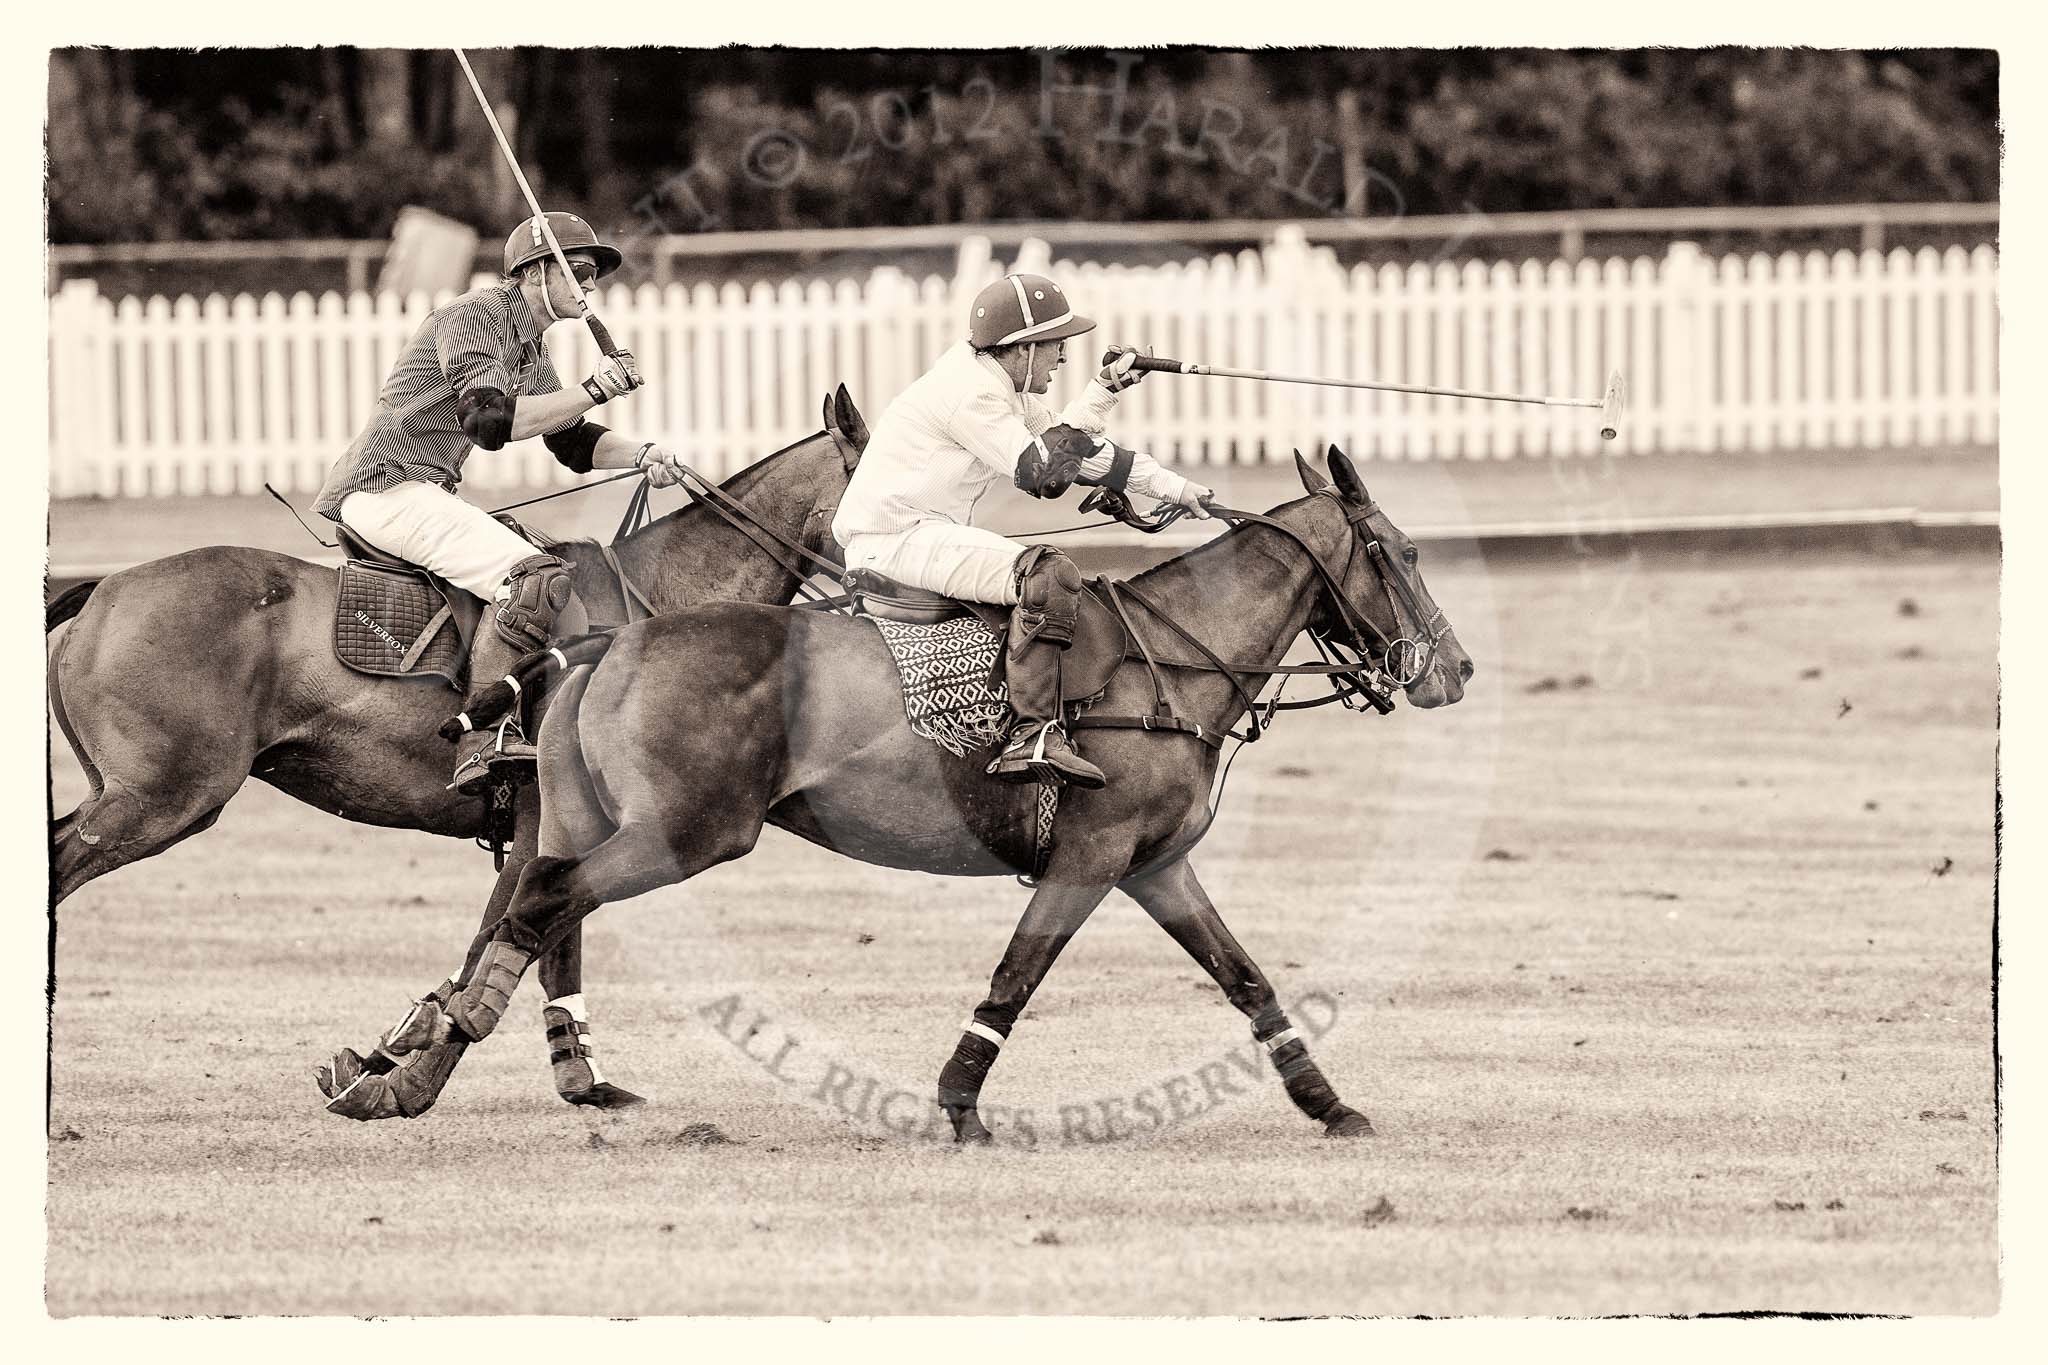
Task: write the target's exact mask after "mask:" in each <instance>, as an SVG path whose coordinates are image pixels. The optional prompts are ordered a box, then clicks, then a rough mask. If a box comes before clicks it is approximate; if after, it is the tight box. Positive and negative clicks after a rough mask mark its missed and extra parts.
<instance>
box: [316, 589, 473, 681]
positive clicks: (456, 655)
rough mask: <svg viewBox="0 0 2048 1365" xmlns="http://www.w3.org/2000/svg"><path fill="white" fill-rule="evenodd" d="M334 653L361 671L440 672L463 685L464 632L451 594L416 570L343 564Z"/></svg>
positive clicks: (409, 674) (407, 674) (392, 674)
mask: <svg viewBox="0 0 2048 1365" xmlns="http://www.w3.org/2000/svg"><path fill="white" fill-rule="evenodd" d="M429 632H431V634H429ZM423 636H424V637H426V638H422V637H423ZM334 653H335V657H336V658H338V659H340V660H341V662H342V663H343V664H345V665H347V666H348V667H349V668H352V669H354V670H355V671H356V672H358V673H369V674H372V675H374V676H376V677H380V678H439V679H441V680H442V681H444V682H446V683H447V684H448V685H449V686H450V687H453V688H455V689H457V690H458V691H459V690H460V689H461V687H462V671H463V650H462V637H461V632H460V631H458V630H457V629H456V625H455V619H454V615H453V613H452V612H451V611H450V610H449V606H448V599H447V598H446V597H445V596H443V595H442V593H441V591H440V589H438V588H436V587H434V586H433V585H432V584H431V583H429V582H428V581H427V579H426V575H424V574H421V573H417V572H414V571H410V570H404V569H387V568H384V567H382V566H381V565H376V564H365V563H363V562H362V561H360V560H354V559H351V560H347V561H345V562H344V563H343V564H342V566H341V584H340V587H339V589H338V590H337V591H336V593H335V597H334Z"/></svg>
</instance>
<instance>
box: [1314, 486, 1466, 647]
mask: <svg viewBox="0 0 2048 1365" xmlns="http://www.w3.org/2000/svg"><path fill="white" fill-rule="evenodd" d="M1325 496H1328V497H1336V496H1337V495H1336V494H1335V493H1330V494H1327V495H1325ZM1379 510H1380V505H1379V504H1378V503H1376V502H1368V503H1367V504H1365V506H1363V507H1346V508H1345V509H1344V520H1345V521H1347V522H1349V523H1350V525H1351V528H1352V536H1351V546H1352V552H1353V553H1355V552H1356V549H1357V546H1358V543H1359V541H1360V540H1362V539H1364V538H1365V537H1367V536H1371V539H1369V540H1366V541H1365V553H1366V555H1367V556H1368V557H1369V558H1370V559H1371V560H1372V562H1373V567H1374V568H1375V569H1377V570H1378V571H1379V577H1380V591H1381V592H1383V593H1385V594H1386V595H1387V606H1388V607H1389V608H1390V609H1391V610H1392V611H1393V615H1394V629H1395V630H1399V629H1400V628H1401V608H1402V607H1406V608H1407V609H1408V619H1409V620H1410V621H1413V622H1414V623H1415V634H1414V635H1396V636H1395V637H1394V638H1393V639H1391V640H1389V639H1387V638H1386V637H1385V636H1384V635H1381V634H1380V632H1379V630H1378V629H1377V628H1374V627H1373V626H1372V623H1371V622H1369V621H1367V622H1365V624H1366V626H1367V628H1368V629H1371V630H1372V632H1373V634H1374V635H1376V636H1378V637H1379V639H1380V642H1381V649H1380V664H1381V667H1383V668H1384V669H1385V670H1386V673H1387V676H1388V677H1389V678H1391V679H1392V680H1393V682H1394V684H1395V685H1396V686H1397V687H1407V686H1408V685H1409V684H1411V683H1413V682H1416V681H1417V680H1419V679H1420V678H1421V677H1422V676H1423V674H1425V673H1427V672H1429V669H1430V665H1431V664H1433V663H1435V662H1436V644H1437V641H1438V640H1441V639H1442V638H1443V637H1444V632H1445V631H1447V630H1449V629H1450V628H1451V627H1450V623H1449V622H1448V621H1445V620H1444V611H1443V608H1442V607H1438V608H1437V609H1436V610H1435V611H1434V612H1432V613H1430V615H1429V617H1428V619H1427V620H1425V619H1424V618H1423V614H1422V600H1421V598H1420V597H1418V596H1417V595H1416V592H1415V586H1414V585H1413V584H1412V583H1410V582H1409V581H1408V576H1407V575H1406V574H1404V573H1401V572H1399V571H1398V570H1397V569H1396V568H1395V567H1394V560H1393V556H1391V555H1389V554H1388V553H1387V551H1386V548H1385V547H1384V546H1382V545H1381V544H1380V538H1379V537H1378V536H1377V535H1374V534H1373V532H1372V527H1371V526H1370V525H1369V524H1368V523H1367V520H1366V519H1367V518H1368V517H1370V516H1372V514H1373V513H1375V512H1377V511H1379ZM1304 548H1306V547H1305V546H1304ZM1309 553H1310V554H1311V555H1313V554H1314V553H1315V552H1314V551H1313V550H1310V551H1309ZM1344 571H1345V572H1346V573H1349V572H1350V571H1351V555H1350V554H1346V555H1345V557H1344ZM1340 581H1341V580H1340ZM1396 594H1398V595H1399V596H1398V600H1397V598H1396ZM1336 596H1337V597H1338V599H1339V600H1340V601H1341V600H1343V594H1342V593H1341V592H1339V593H1337V594H1336ZM1345 605H1346V606H1347V607H1348V606H1349V605H1350V604H1349V603H1348V602H1347V603H1346V604H1345ZM1360 619H1361V620H1363V619H1364V618H1363V617H1362V616H1361V617H1360ZM1352 638H1353V640H1354V641H1355V640H1356V639H1357V633H1356V631H1354V632H1353V636H1352ZM1360 653H1361V654H1362V653H1363V651H1362V650H1361V651H1360ZM1396 659H1402V660H1405V661H1407V662H1408V663H1409V667H1408V668H1406V669H1403V668H1401V667H1400V666H1399V664H1397V663H1396V662H1395V661H1396Z"/></svg>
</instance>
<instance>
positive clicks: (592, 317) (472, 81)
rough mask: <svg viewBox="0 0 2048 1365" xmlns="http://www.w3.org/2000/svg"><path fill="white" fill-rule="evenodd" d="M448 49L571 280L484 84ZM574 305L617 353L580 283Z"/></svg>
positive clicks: (600, 344) (602, 345)
mask: <svg viewBox="0 0 2048 1365" xmlns="http://www.w3.org/2000/svg"><path fill="white" fill-rule="evenodd" d="M450 51H452V52H454V54H455V60H456V61H458V62H461V63H462V74H463V75H465V76H467V77H469V88H470V89H471V90H473V91H475V92H476V102H477V104H478V105H479V106H480V107H481V108H482V109H483V111H484V121H485V122H487V123H489V124H490V125H491V134H492V136H494V137H496V138H497V139H498V150H499V151H501V152H503V153H504V154H505V164H506V165H507V166H510V167H511V168H512V178H513V179H514V180H516V181H518V182H519V192H520V193H521V194H523V195H525V196H526V206H527V207H528V208H530V209H532V210H533V221H534V222H536V223H539V224H540V231H541V235H542V236H543V237H545V238H547V243H548V250H549V251H552V252H553V253H554V254H555V264H556V265H559V266H560V267H562V278H563V279H565V280H569V281H571V282H572V283H573V282H574V280H575V279H576V272H575V271H573V270H571V269H570V268H569V258H568V256H566V255H564V254H563V252H562V244H561V243H560V242H558V241H556V240H555V229H554V228H553V226H551V225H550V224H549V222H548V216H547V214H545V213H543V212H541V207H540V200H538V199H536V198H535V197H534V194H533V186H531V185H529V184H527V183H526V174H525V172H523V171H521V170H520V169H519V158H518V157H516V156H514V155H512V144H511V143H509V142H507V141H506V140H505V130H504V129H503V128H500V127H499V126H498V115H497V114H496V112H494V111H493V110H492V108H491V102H490V100H488V99H486V98H485V97H484V88H483V86H482V85H480V84H479V83H478V82H477V78H476V72H475V71H473V70H471V69H470V65H469V58H468V57H467V56H465V55H464V54H463V51H462V49H461V48H459V47H458V48H451V49H450ZM576 306H577V308H578V309H580V310H581V311H582V314H583V321H584V323H585V324H586V325H587V326H589V328H590V335H591V336H592V337H593V338H595V339H596V341H597V349H598V350H600V351H603V352H604V353H605V354H606V355H617V354H618V353H619V347H618V343H617V342H614V341H613V340H612V334H611V333H610V332H607V331H606V330H605V328H604V324H603V323H601V322H599V321H598V320H597V314H595V313H593V312H591V311H590V300H589V299H586V298H584V297H583V290H582V289H581V288H580V287H579V288H578V289H577V290H576Z"/></svg>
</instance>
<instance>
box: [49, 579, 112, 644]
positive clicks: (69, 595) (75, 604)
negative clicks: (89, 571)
mask: <svg viewBox="0 0 2048 1365" xmlns="http://www.w3.org/2000/svg"><path fill="white" fill-rule="evenodd" d="M100 581H101V580H99V579H97V578H88V579H87V580H86V581H85V582H83V583H80V584H79V585H78V586H76V587H73V588H66V589H65V590H64V591H63V592H61V593H59V594H58V595H57V600H56V601H54V602H52V603H50V605H49V606H47V607H45V608H44V609H43V634H45V635H48V634H49V633H50V632H51V631H53V630H55V629H56V628H57V627H59V626H61V625H63V624H64V623H65V622H66V621H69V620H70V619H71V618H72V617H74V616H76V615H78V613H80V612H82V611H84V610H85V599H86V598H88V597H90V596H92V590H93V589H94V588H97V587H98V586H99V585H100Z"/></svg>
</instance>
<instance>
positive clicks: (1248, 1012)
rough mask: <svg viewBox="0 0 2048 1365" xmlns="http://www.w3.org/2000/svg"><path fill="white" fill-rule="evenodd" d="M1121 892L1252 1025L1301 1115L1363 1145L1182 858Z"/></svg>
mask: <svg viewBox="0 0 2048 1365" xmlns="http://www.w3.org/2000/svg"><path fill="white" fill-rule="evenodd" d="M1123 890H1124V891H1125V892H1126V893H1127V894H1128V895H1129V896H1130V897H1131V898H1132V899H1133V900H1135V901H1137V902H1138V904H1139V905H1142V906H1143V907H1145V913H1146V914H1148V915H1150V916H1151V917H1152V918H1153V919H1154V920H1156V921H1157V922H1158V924H1159V927H1160V928H1162V929H1164V930H1165V931H1166V932H1167V933H1168V934H1169V935H1171V936H1172V938H1173V941H1174V942H1175V943H1178V944H1179V945H1180V946H1181V947H1183V948H1185V949H1187V951H1188V956H1190V957H1192V958H1194V959H1195V961H1197V962H1199V963H1201V964H1202V966H1203V967H1204V968H1205V969H1207V971H1208V973H1209V975H1210V976H1212V977H1214V978H1215V980H1216V984H1217V985H1219V986H1221V987H1222V988H1223V994H1224V995H1225V996H1226V997H1228V998H1229V1000H1230V1003H1231V1004H1233V1005H1235V1006H1237V1008H1238V1010H1239V1011H1240V1012H1242V1013H1243V1014H1244V1015H1245V1017H1246V1018H1248V1019H1250V1020H1251V1021H1252V1037H1253V1038H1255V1039H1257V1040H1258V1042H1259V1043H1260V1044H1261V1045H1262V1046H1263V1047H1264V1048H1265V1049H1266V1054H1267V1056H1269V1057H1271V1058H1272V1059H1273V1069H1274V1070H1276V1071H1278V1072H1279V1073H1280V1079H1281V1081H1282V1082H1284V1083H1285V1084H1286V1086H1287V1097H1288V1098H1289V1099H1291V1100H1293V1101H1294V1103H1295V1106H1296V1107H1297V1108H1299V1109H1300V1110H1301V1112H1302V1113H1304V1114H1307V1115H1308V1116H1309V1117H1310V1118H1312V1119H1314V1120H1315V1121H1316V1122H1318V1123H1320V1124H1322V1125H1323V1131H1324V1132H1326V1133H1327V1134H1328V1135H1329V1136H1331V1137H1363V1136H1366V1135H1369V1134H1370V1133H1371V1132H1372V1124H1371V1123H1370V1122H1369V1121H1368V1120H1367V1119H1366V1117H1365V1115H1363V1114H1361V1113H1359V1112H1358V1111H1357V1110H1355V1109H1353V1108H1351V1107H1350V1106H1349V1105H1347V1104H1345V1103H1344V1102H1343V1101H1342V1100H1339V1099H1338V1098H1337V1092H1336V1091H1335V1090H1332V1089H1331V1088H1330V1083H1329V1082H1328V1081H1327V1080H1325V1079H1324V1078H1323V1072H1322V1068H1321V1067H1318V1066H1317V1065H1316V1064H1315V1060H1314V1059H1313V1058H1311V1057H1310V1056H1309V1055H1308V1044H1307V1043H1306V1042H1304V1041H1303V1040H1302V1039H1301V1037H1300V1036H1299V1035H1297V1034H1296V1033H1295V1031H1294V1026H1293V1025H1292V1024H1290V1023H1289V1022H1288V1020H1287V1015H1286V1013H1285V1012H1284V1011H1282V1010H1281V1008H1280V1003H1279V1001H1278V1000H1277V999H1276V998H1275V997H1274V994H1273V987H1272V986H1271V984H1269V983H1268V982H1267V980H1266V977H1265V974H1264V973H1262V972H1261V971H1260V970H1259V968H1258V964H1256V963H1255V962H1253V961H1252V960H1251V956H1250V955H1249V954H1248V953H1246V952H1245V950H1244V948H1243V947H1242V946H1241V945H1240V944H1239V943H1238V941H1237V939H1236V937H1235V936H1234V935H1232V934H1231V932H1230V930H1229V929H1228V928H1227V927H1226V926H1225V925H1224V923H1223V917H1222V916H1221V915H1219V914H1217V913H1216V907H1215V906H1214V905H1212V904H1210V902H1209V897H1208V894H1207V893H1206V892H1204V891H1203V890H1202V884H1201V883H1200V882H1199V881H1197V880H1195V870H1194V869H1193V868H1192V867H1190V866H1189V865H1188V860H1187V859H1186V858H1176V859H1175V860H1174V861H1173V862H1171V863H1168V864H1167V865H1166V866H1165V867H1163V868H1160V869H1159V870H1158V871H1156V872H1151V873H1148V874H1146V875H1145V876H1142V877H1133V878H1130V879H1129V880H1127V881H1125V882H1124V883H1123Z"/></svg>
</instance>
